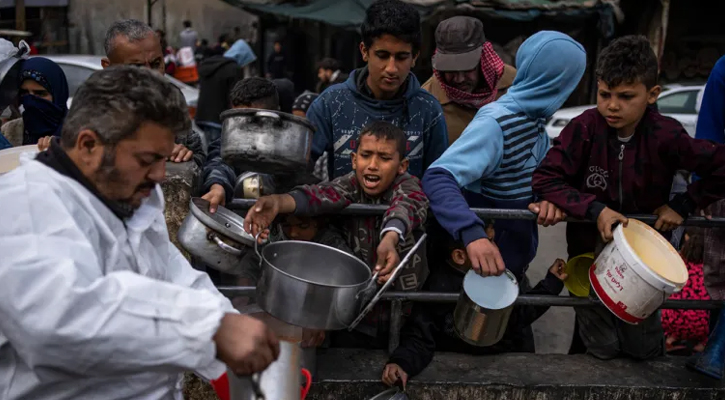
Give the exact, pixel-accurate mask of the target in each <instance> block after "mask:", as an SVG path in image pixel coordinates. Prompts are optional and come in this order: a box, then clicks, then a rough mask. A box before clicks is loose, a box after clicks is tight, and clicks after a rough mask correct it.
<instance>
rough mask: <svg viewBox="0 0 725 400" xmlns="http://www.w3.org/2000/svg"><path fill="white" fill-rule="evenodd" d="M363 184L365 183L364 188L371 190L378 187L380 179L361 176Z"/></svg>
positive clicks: (374, 176)
mask: <svg viewBox="0 0 725 400" xmlns="http://www.w3.org/2000/svg"><path fill="white" fill-rule="evenodd" d="M363 182H364V183H365V187H367V188H369V189H372V188H375V187H376V186H378V184H379V183H380V177H379V176H378V175H363Z"/></svg>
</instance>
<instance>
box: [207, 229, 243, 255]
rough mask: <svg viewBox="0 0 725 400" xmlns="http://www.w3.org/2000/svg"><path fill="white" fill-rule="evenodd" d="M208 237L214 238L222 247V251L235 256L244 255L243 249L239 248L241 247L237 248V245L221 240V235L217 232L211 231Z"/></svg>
mask: <svg viewBox="0 0 725 400" xmlns="http://www.w3.org/2000/svg"><path fill="white" fill-rule="evenodd" d="M208 237H209V239H210V240H212V241H213V242H214V243H216V245H217V246H218V247H219V248H220V249H222V251H224V252H226V253H229V254H231V255H233V256H237V257H239V256H241V255H242V251H241V250H239V249H237V248H235V247H232V246H230V245H228V244H226V243H224V241H223V240H221V238H219V236H217V235H216V233H213V232H211V233H209V236H208Z"/></svg>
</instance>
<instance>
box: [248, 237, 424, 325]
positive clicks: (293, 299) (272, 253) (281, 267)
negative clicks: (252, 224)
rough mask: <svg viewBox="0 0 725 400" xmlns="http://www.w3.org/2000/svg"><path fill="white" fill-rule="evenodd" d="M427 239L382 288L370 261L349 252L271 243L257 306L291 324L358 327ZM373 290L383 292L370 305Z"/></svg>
mask: <svg viewBox="0 0 725 400" xmlns="http://www.w3.org/2000/svg"><path fill="white" fill-rule="evenodd" d="M425 238H426V235H425V234H423V236H422V237H421V238H420V239H419V240H418V242H417V243H416V244H415V246H413V248H412V249H411V250H410V251H409V252H408V254H406V256H405V257H404V258H403V260H402V261H401V262H400V264H398V266H397V267H396V268H395V270H394V271H393V273H392V276H391V278H390V279H389V280H388V281H387V282H386V283H385V285H383V287H382V288H380V290H377V286H376V283H375V278H377V274H376V275H374V276H371V275H372V273H371V271H370V268H368V266H367V265H366V264H365V263H364V262H362V261H361V260H360V259H358V258H357V257H355V256H352V255H350V254H347V253H345V252H343V251H340V250H338V249H335V248H333V247H329V246H325V245H322V244H318V243H313V242H300V241H293V240H288V241H283V242H276V243H272V244H268V245H267V246H266V247H265V248H264V249H263V250H262V252H261V254H259V258H260V260H261V263H262V277H261V278H260V280H259V282H257V303H258V304H259V306H260V307H261V308H262V309H263V310H264V311H266V312H268V313H269V314H271V315H272V316H274V317H275V318H277V319H280V320H282V321H284V322H287V323H289V324H293V325H297V326H301V327H304V328H309V329H324V330H338V329H346V328H347V329H352V328H354V327H355V326H356V325H357V324H358V323H359V322H360V320H362V318H363V317H364V316H365V315H366V314H367V313H368V312H370V310H371V309H372V308H373V306H374V305H375V304H376V303H377V301H378V300H379V299H380V296H381V295H382V294H383V293H384V292H385V291H386V290H387V289H388V288H389V287H390V286H391V285H392V284H393V282H395V279H396V278H397V277H398V275H399V274H400V272H401V271H402V269H403V267H404V266H405V265H406V264H407V263H408V261H409V260H410V258H411V256H412V255H413V254H415V253H416V252H417V250H418V248H419V247H420V245H421V244H422V243H423V241H424V240H425ZM371 288H372V290H373V291H372V293H373V294H374V293H375V291H376V290H377V294H375V296H374V297H373V298H372V300H370V301H369V302H368V300H369V298H370V297H371V296H369V295H368V294H369V293H370V290H369V289H371ZM363 307H364V309H363ZM361 310H362V312H361Z"/></svg>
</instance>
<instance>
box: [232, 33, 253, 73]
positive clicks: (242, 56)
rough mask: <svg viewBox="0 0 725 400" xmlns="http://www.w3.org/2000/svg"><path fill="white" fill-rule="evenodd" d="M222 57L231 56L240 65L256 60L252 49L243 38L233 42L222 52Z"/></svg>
mask: <svg viewBox="0 0 725 400" xmlns="http://www.w3.org/2000/svg"><path fill="white" fill-rule="evenodd" d="M224 57H226V58H231V59H232V60H234V61H235V62H236V63H237V64H239V66H240V67H244V66H246V65H248V64H251V63H253V62H255V61H256V60H257V56H256V55H255V54H254V51H253V50H252V48H251V47H249V45H248V44H247V42H245V41H244V40H243V39H239V40H237V41H236V42H234V44H233V45H232V47H230V48H229V50H227V51H226V53H224Z"/></svg>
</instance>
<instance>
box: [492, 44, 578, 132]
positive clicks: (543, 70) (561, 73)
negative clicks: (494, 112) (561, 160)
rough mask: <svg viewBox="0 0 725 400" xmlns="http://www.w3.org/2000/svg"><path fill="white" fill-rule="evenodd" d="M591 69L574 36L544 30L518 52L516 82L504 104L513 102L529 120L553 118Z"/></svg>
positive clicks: (506, 95)
mask: <svg viewBox="0 0 725 400" xmlns="http://www.w3.org/2000/svg"><path fill="white" fill-rule="evenodd" d="M586 66H587V57H586V51H585V50H584V47H582V45H581V44H579V43H578V42H577V41H575V40H574V39H572V38H571V37H569V36H567V35H565V34H563V33H561V32H554V31H541V32H538V33H536V34H535V35H533V36H531V37H529V38H528V39H526V41H525V42H524V43H523V44H522V45H521V47H519V50H518V52H517V53H516V68H517V72H516V79H514V83H513V85H511V88H510V89H509V91H508V93H507V94H505V95H504V96H502V97H501V99H500V101H502V102H506V101H507V100H513V102H515V103H516V104H517V105H518V107H519V108H520V109H522V110H525V112H526V115H527V116H528V117H529V118H532V119H535V118H549V117H550V116H552V115H553V114H554V112H556V110H558V109H559V108H561V106H562V105H563V104H564V102H565V101H566V99H568V98H569V95H571V93H572V92H573V91H574V89H575V88H576V87H577V85H578V84H579V81H580V80H581V78H582V76H583V75H584V70H585V69H586Z"/></svg>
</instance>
